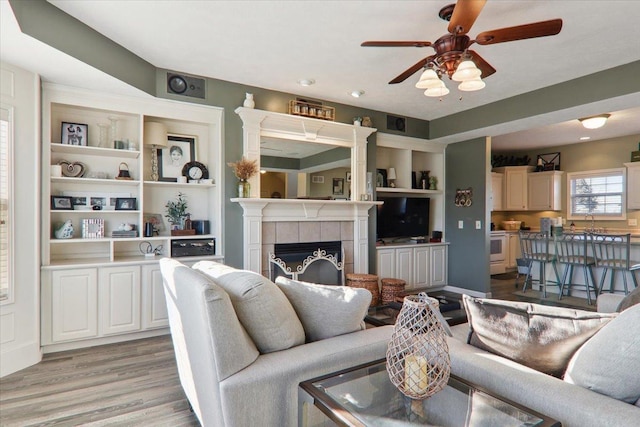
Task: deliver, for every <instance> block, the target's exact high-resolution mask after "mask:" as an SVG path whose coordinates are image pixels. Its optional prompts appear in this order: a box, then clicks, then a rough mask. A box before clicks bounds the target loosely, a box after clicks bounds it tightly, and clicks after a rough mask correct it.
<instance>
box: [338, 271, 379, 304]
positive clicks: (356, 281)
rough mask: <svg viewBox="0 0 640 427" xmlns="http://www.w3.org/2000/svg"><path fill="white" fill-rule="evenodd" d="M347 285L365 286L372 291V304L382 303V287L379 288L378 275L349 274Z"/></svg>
mask: <svg viewBox="0 0 640 427" xmlns="http://www.w3.org/2000/svg"><path fill="white" fill-rule="evenodd" d="M346 277H347V286H351V287H352V288H365V289H368V290H369V292H371V305H372V306H374V305H380V288H378V276H376V275H375V274H356V273H349V274H347V276H346Z"/></svg>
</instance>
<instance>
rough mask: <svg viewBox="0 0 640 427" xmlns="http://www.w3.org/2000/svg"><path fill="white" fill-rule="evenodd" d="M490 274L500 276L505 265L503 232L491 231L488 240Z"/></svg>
mask: <svg viewBox="0 0 640 427" xmlns="http://www.w3.org/2000/svg"><path fill="white" fill-rule="evenodd" d="M490 249H491V250H490V254H491V255H490V257H489V260H490V261H491V264H490V266H489V271H490V274H502V273H504V272H505V271H506V264H507V236H506V234H505V232H504V231H492V232H491V240H490Z"/></svg>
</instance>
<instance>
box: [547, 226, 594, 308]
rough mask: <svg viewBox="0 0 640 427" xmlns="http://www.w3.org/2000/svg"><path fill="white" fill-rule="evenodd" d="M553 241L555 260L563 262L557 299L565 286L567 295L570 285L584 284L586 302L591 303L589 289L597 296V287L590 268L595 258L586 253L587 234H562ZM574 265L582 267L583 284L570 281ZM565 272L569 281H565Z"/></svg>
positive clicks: (560, 297) (562, 293)
mask: <svg viewBox="0 0 640 427" xmlns="http://www.w3.org/2000/svg"><path fill="white" fill-rule="evenodd" d="M554 241H555V252H556V260H557V262H558V263H560V264H565V267H564V273H563V274H562V282H561V284H560V294H559V295H558V299H559V300H560V299H562V296H563V295H564V288H565V286H567V287H568V289H567V295H570V293H571V287H572V286H584V287H585V290H586V292H587V302H588V303H589V305H591V291H592V290H593V292H594V296H595V297H597V296H598V289H597V288H596V279H595V278H594V277H593V269H592V267H593V266H594V265H595V263H596V260H595V258H594V257H592V256H588V255H587V234H586V233H584V234H581V235H580V234H564V235H562V236H556V237H555V239H554ZM576 266H578V267H582V272H583V274H584V285H579V284H575V283H571V282H572V280H573V267H576ZM567 274H568V275H569V283H567Z"/></svg>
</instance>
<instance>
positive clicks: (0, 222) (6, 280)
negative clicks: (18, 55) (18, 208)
mask: <svg viewBox="0 0 640 427" xmlns="http://www.w3.org/2000/svg"><path fill="white" fill-rule="evenodd" d="M9 119H10V112H9V110H7V109H4V108H1V109H0V301H7V300H9V298H10V296H11V277H12V276H11V270H12V260H11V242H12V236H11V232H12V231H11V227H10V225H11V188H12V185H11V169H10V167H11V146H12V143H11V139H12V138H11V128H10V120H9Z"/></svg>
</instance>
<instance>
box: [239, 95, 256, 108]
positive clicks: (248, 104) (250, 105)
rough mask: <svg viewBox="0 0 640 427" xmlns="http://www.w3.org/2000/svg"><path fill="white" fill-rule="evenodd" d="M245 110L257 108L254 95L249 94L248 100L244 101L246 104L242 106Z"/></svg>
mask: <svg viewBox="0 0 640 427" xmlns="http://www.w3.org/2000/svg"><path fill="white" fill-rule="evenodd" d="M242 106H243V107H245V108H253V107H255V106H256V102H255V101H254V100H253V94H252V93H247V94H246V98H245V99H244V103H243V104H242Z"/></svg>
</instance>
